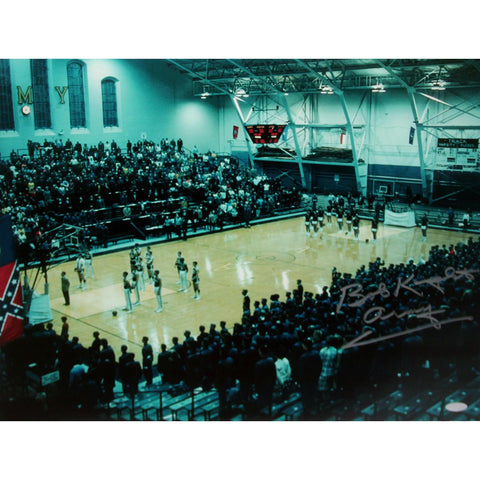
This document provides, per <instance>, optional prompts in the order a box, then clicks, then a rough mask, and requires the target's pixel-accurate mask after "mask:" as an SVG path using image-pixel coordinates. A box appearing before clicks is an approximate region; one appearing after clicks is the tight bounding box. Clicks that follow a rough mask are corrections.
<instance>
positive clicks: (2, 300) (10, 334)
mask: <svg viewBox="0 0 480 480" xmlns="http://www.w3.org/2000/svg"><path fill="white" fill-rule="evenodd" d="M22 333H23V302H22V288H21V285H20V270H19V267H18V263H17V259H16V257H15V243H14V239H13V233H12V220H11V218H10V217H9V216H8V215H5V216H3V217H0V345H4V344H5V343H8V342H11V341H12V340H15V339H16V338H18V337H20V336H21V335H22Z"/></svg>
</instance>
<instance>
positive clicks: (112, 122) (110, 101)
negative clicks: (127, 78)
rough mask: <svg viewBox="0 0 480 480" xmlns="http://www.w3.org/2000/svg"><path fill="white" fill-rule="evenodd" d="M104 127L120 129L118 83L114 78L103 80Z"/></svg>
mask: <svg viewBox="0 0 480 480" xmlns="http://www.w3.org/2000/svg"><path fill="white" fill-rule="evenodd" d="M102 106H103V126H104V127H118V111H117V82H116V81H115V80H114V79H113V78H104V79H103V80H102Z"/></svg>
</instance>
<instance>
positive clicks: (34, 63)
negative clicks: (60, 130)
mask: <svg viewBox="0 0 480 480" xmlns="http://www.w3.org/2000/svg"><path fill="white" fill-rule="evenodd" d="M30 69H31V75H32V87H33V107H34V108H33V113H34V117H35V128H37V129H40V128H51V127H52V118H51V115H50V96H49V94H48V71H47V61H46V60H37V59H36V60H30Z"/></svg>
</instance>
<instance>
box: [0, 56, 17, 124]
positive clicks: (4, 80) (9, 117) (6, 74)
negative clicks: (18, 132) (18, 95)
mask: <svg viewBox="0 0 480 480" xmlns="http://www.w3.org/2000/svg"><path fill="white" fill-rule="evenodd" d="M0 130H15V122H14V121H13V102H12V82H11V79H10V62H9V60H5V59H0Z"/></svg>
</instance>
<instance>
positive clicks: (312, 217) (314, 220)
mask: <svg viewBox="0 0 480 480" xmlns="http://www.w3.org/2000/svg"><path fill="white" fill-rule="evenodd" d="M310 225H311V226H312V227H313V236H314V237H316V236H317V235H318V217H317V211H316V210H314V209H312V210H311V211H310Z"/></svg>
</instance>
